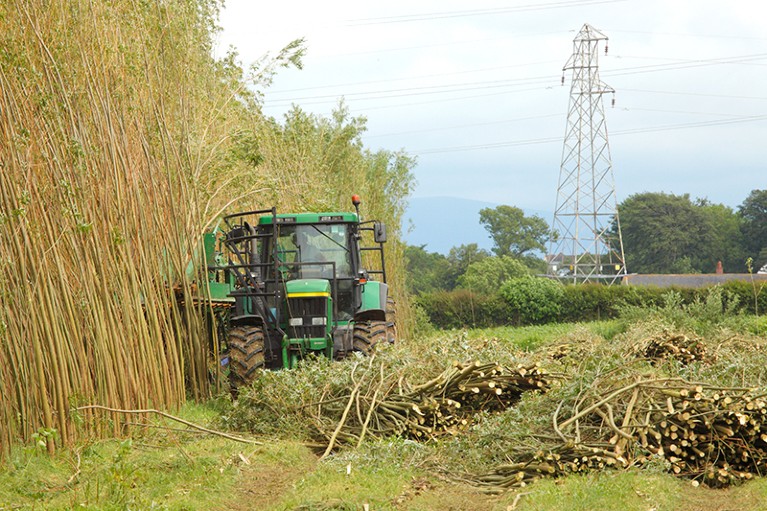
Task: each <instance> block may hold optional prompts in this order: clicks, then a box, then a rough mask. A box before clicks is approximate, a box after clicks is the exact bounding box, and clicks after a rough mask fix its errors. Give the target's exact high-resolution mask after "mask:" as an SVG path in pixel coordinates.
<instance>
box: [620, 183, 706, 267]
mask: <svg viewBox="0 0 767 511" xmlns="http://www.w3.org/2000/svg"><path fill="white" fill-rule="evenodd" d="M618 211H619V212H620V220H621V231H622V234H623V247H624V250H625V254H626V267H627V268H629V270H630V271H632V272H637V273H673V272H680V271H684V272H689V273H697V272H700V271H702V270H706V271H713V270H714V269H715V265H716V259H715V256H713V255H712V250H711V249H712V247H713V245H714V242H715V240H716V237H715V236H714V225H713V223H712V220H711V217H712V216H713V214H706V212H704V211H703V208H702V207H700V205H696V204H694V203H693V202H692V201H691V200H690V196H689V195H687V194H685V195H673V194H666V193H652V192H645V193H640V194H635V195H632V196H630V197H628V198H627V199H626V200H625V201H623V202H622V203H621V204H620V205H619V206H618Z"/></svg>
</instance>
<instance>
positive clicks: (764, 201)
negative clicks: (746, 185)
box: [738, 190, 767, 268]
mask: <svg viewBox="0 0 767 511" xmlns="http://www.w3.org/2000/svg"><path fill="white" fill-rule="evenodd" d="M738 215H739V216H740V217H741V219H742V220H743V223H742V224H741V232H742V233H743V238H744V245H745V247H746V250H747V251H748V255H749V256H750V257H752V258H753V259H754V266H756V268H759V267H761V266H762V265H764V264H766V263H767V258H765V257H764V255H760V253H761V252H762V250H763V249H765V248H767V190H752V191H751V193H750V194H749V195H748V197H747V198H746V200H744V201H743V204H741V205H740V207H739V208H738Z"/></svg>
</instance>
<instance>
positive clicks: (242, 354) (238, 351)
mask: <svg viewBox="0 0 767 511" xmlns="http://www.w3.org/2000/svg"><path fill="white" fill-rule="evenodd" d="M227 339H228V343H227V344H228V346H227V347H228V349H229V384H230V385H231V387H232V392H233V393H236V392H237V390H238V389H239V388H240V387H245V386H247V385H250V384H251V383H252V382H253V380H254V379H255V378H256V375H257V374H258V371H259V370H261V369H263V368H264V330H263V328H261V327H260V326H238V327H235V328H233V329H231V330H229V336H228V338H227Z"/></svg>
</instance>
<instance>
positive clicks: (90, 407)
mask: <svg viewBox="0 0 767 511" xmlns="http://www.w3.org/2000/svg"><path fill="white" fill-rule="evenodd" d="M75 410H104V411H106V412H113V413H124V414H131V415H138V414H147V413H153V414H155V415H159V416H161V417H165V418H166V419H170V420H172V421H176V422H179V423H181V424H184V425H186V426H189V427H190V428H192V429H196V430H198V431H202V432H205V433H208V434H210V435H215V436H220V437H222V438H226V439H228V440H233V441H235V442H241V443H243V444H252V445H264V444H263V442H258V441H256V440H250V439H247V438H242V437H238V436H234V435H230V434H228V433H223V432H221V431H216V430H213V429H208V428H206V427H204V426H200V425H199V424H195V423H193V422H189V421H187V420H184V419H182V418H180V417H176V416H175V415H171V414H169V413H166V412H163V411H161V410H155V409H153V408H147V409H145V410H123V409H120V408H110V407H108V406H103V405H85V406H78V407H77V408H75Z"/></svg>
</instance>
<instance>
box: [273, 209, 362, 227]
mask: <svg viewBox="0 0 767 511" xmlns="http://www.w3.org/2000/svg"><path fill="white" fill-rule="evenodd" d="M342 222H357V214H356V213H342V212H341V213H339V212H327V213H280V214H279V215H277V223H278V224H335V223H342ZM258 224H259V225H271V224H272V216H271V215H264V216H262V217H260V218H259V219H258Z"/></svg>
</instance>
